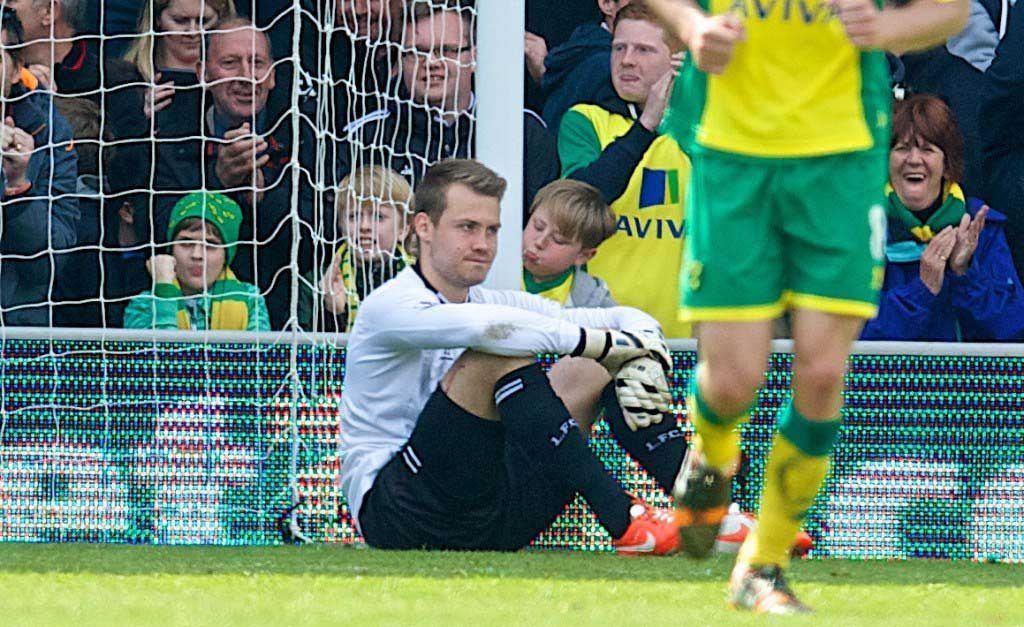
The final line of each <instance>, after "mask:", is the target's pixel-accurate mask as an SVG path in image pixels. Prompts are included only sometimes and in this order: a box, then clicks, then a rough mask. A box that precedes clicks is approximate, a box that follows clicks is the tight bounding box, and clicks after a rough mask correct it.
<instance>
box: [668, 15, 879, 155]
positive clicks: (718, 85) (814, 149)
mask: <svg viewBox="0 0 1024 627" xmlns="http://www.w3.org/2000/svg"><path fill="white" fill-rule="evenodd" d="M699 3H700V6H701V8H703V9H704V10H705V11H707V12H708V13H709V14H711V15H719V14H724V13H732V14H733V15H736V16H737V17H739V18H740V19H741V20H742V21H743V24H744V27H745V29H746V39H745V40H744V41H741V42H740V43H738V44H737V46H736V48H735V51H734V54H733V57H732V59H731V60H730V62H729V65H728V66H726V69H725V72H724V73H722V74H721V75H712V74H706V73H704V72H701V71H700V70H698V69H697V68H696V67H695V66H694V65H693V63H692V59H687V60H686V61H685V62H684V64H683V68H682V69H681V71H680V76H679V77H678V79H677V80H676V82H675V86H674V88H673V94H672V97H671V100H670V104H669V108H668V111H667V112H666V116H665V120H664V122H663V126H662V129H663V130H664V131H665V132H667V133H669V134H671V135H672V136H673V137H675V138H676V139H677V140H679V142H680V145H682V146H683V148H684V149H686V150H687V151H691V150H693V151H698V150H713V151H720V152H726V153H731V154H734V155H746V156H751V157H763V158H786V157H814V156H822V155H829V154H838V153H845V152H854V151H861V150H869V149H873V148H876V149H887V148H888V145H889V117H890V113H889V112H890V103H891V98H892V92H891V91H890V85H889V68H888V63H887V61H886V59H885V55H884V53H882V52H881V51H862V50H860V49H858V48H857V47H855V46H854V45H853V44H852V43H850V41H849V39H848V38H847V36H846V33H845V31H844V29H843V26H842V24H841V23H840V22H839V20H838V18H837V17H836V16H835V15H834V14H833V12H832V10H831V8H830V7H829V5H828V3H827V2H825V1H820V0H699Z"/></svg>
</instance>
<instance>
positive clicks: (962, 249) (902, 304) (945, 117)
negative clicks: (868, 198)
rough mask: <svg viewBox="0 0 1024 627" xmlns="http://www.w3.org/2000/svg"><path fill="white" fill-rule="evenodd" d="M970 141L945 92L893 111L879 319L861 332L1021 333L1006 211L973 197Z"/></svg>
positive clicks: (1000, 337) (952, 337)
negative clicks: (965, 186)
mask: <svg viewBox="0 0 1024 627" xmlns="http://www.w3.org/2000/svg"><path fill="white" fill-rule="evenodd" d="M963 172H964V159H963V139H962V137H961V135H960V132H959V130H958V129H957V127H956V123H955V122H954V120H953V116H952V113H951V112H950V110H949V108H948V107H947V106H946V104H945V103H944V102H942V100H940V99H939V98H937V97H935V96H931V95H915V96H911V97H910V98H908V99H907V100H904V101H902V102H897V103H896V104H895V107H894V109H893V125H892V141H891V144H890V150H889V184H888V185H887V186H886V195H887V197H888V204H887V207H886V215H887V218H888V242H887V244H886V246H885V251H884V253H885V256H886V265H885V279H884V284H883V286H882V294H881V302H880V305H879V311H878V317H877V318H875V319H874V320H872V321H871V322H869V323H868V324H867V326H866V327H865V329H864V332H863V334H862V335H861V339H866V340H907V341H914V340H921V341H981V342H987V341H1020V340H1022V339H1024V288H1022V286H1021V281H1020V277H1018V276H1017V271H1016V270H1015V269H1014V266H1013V260H1012V258H1011V256H1010V249H1009V246H1008V245H1007V243H1006V236H1005V235H1004V234H1003V224H1004V223H1005V222H1006V216H1004V215H1003V214H1002V213H1000V212H999V211H996V210H995V209H991V208H989V207H988V206H987V205H985V204H984V203H983V202H982V201H980V200H978V199H975V198H966V197H965V196H964V192H963V190H962V189H961V188H960V185H959V184H958V182H959V181H960V179H961V177H962V176H963Z"/></svg>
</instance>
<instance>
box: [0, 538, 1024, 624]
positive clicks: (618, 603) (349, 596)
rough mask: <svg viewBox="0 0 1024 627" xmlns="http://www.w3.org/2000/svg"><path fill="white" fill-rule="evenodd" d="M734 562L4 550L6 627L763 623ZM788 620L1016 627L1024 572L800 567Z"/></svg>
mask: <svg viewBox="0 0 1024 627" xmlns="http://www.w3.org/2000/svg"><path fill="white" fill-rule="evenodd" d="M730 564H731V562H730V560H729V559H728V558H726V557H719V558H716V559H713V560H710V561H708V562H693V561H690V560H688V559H686V558H683V557H670V558H648V559H642V558H633V559H630V558H621V557H617V556H615V555H611V554H605V553H602V554H594V553H582V552H554V551H529V552H521V553H515V554H498V553H442V552H435V553H430V552H408V553H395V552H385V551H374V550H368V549H357V548H351V547H344V546H339V545H310V546H301V547H277V548H210V547H152V546H115V545H87V544H65V545H58V544H51V545H45V544H41V545H30V544H0V624H2V625H7V626H14V625H47V626H50V625H76V626H77V625H104V626H105V627H106V626H110V625H214V626H216V627H227V626H230V625H244V626H247V627H249V626H255V625H281V626H290V625H353V626H357V627H362V626H364V625H449V624H459V625H509V624H514V625H530V626H531V627H534V626H538V625H573V626H578V627H583V626H589V625H616V626H622V625H680V626H691V625H713V626H717V625H734V624H736V625H759V624H765V621H766V620H768V622H770V623H772V624H774V623H777V622H778V620H769V619H764V618H758V617H752V616H749V615H744V614H738V613H736V612H734V611H731V610H728V609H727V608H726V607H725V603H724V590H725V588H724V582H725V578H726V576H727V573H728V570H729V567H730ZM792 570H793V573H792V580H793V583H794V588H795V589H796V590H797V592H798V593H799V594H800V595H801V598H802V599H803V600H804V601H806V602H807V603H808V604H810V605H811V606H813V607H815V608H816V609H817V613H816V614H815V615H813V616H812V617H809V618H803V617H801V618H798V619H790V620H787V621H786V623H787V624H793V625H804V624H807V625H812V624H813V625H887V626H888V627H907V626H912V625H1022V624H1024V566H1022V565H1006V564H976V563H969V562H945V561H908V562H875V561H838V560H825V561H817V560H810V561H802V562H797V563H795V564H794V566H793V569H792Z"/></svg>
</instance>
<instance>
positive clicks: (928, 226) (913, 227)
mask: <svg viewBox="0 0 1024 627" xmlns="http://www.w3.org/2000/svg"><path fill="white" fill-rule="evenodd" d="M885 195H886V197H887V198H888V199H889V206H888V210H887V214H888V217H889V241H890V242H906V241H916V242H919V243H922V244H927V243H928V242H930V241H931V240H932V238H933V237H935V236H936V235H937V234H938V233H939V232H940V231H942V229H944V228H946V227H947V226H956V225H957V224H959V223H960V220H961V219H962V218H963V217H964V213H965V212H966V211H967V203H966V202H965V201H964V191H963V190H962V189H960V186H959V185H957V184H956V183H953V182H952V181H946V182H945V183H944V184H943V186H942V205H941V206H939V208H938V209H937V210H936V211H935V213H933V214H932V215H931V216H930V217H929V218H928V219H927V220H926V221H924V222H921V219H920V218H919V217H918V216H917V214H916V213H915V212H913V211H911V210H910V209H907V207H906V206H905V205H904V204H903V201H901V200H900V198H899V196H897V195H896V190H894V189H893V187H892V184H889V183H887V184H886V186H885Z"/></svg>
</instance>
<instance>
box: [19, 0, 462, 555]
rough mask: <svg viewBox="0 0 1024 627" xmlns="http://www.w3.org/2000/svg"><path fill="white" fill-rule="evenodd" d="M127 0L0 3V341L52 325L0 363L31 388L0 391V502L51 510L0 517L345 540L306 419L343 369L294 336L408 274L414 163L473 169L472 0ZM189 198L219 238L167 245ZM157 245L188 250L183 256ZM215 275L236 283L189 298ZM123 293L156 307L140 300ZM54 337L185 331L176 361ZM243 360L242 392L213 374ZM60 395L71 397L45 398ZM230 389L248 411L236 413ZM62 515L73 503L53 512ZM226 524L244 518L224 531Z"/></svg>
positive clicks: (333, 409) (334, 462)
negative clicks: (9, 128) (225, 269)
mask: <svg viewBox="0 0 1024 627" xmlns="http://www.w3.org/2000/svg"><path fill="white" fill-rule="evenodd" d="M126 4H131V3H116V2H101V3H90V2H87V1H85V0H44V1H43V2H38V3H37V2H35V1H34V0H32V1H27V2H16V3H15V2H8V1H7V0H3V1H2V2H0V5H2V6H3V8H4V11H5V24H7V23H8V22H9V21H10V19H9V18H10V17H11V16H13V15H17V17H18V18H19V23H20V29H13V27H11V28H8V27H7V26H5V31H4V48H5V50H8V51H13V52H14V54H13V55H12V56H7V55H5V63H4V64H3V67H2V71H3V78H4V79H5V80H4V85H8V84H9V83H11V82H12V81H11V80H9V79H10V77H12V76H14V75H15V74H16V73H19V74H20V78H21V80H20V83H19V85H18V86H17V87H15V88H14V89H13V90H12V91H11V93H9V94H8V93H6V92H5V94H4V99H3V100H4V113H5V115H4V117H5V118H6V117H8V116H10V117H12V118H13V120H14V125H15V126H18V127H19V128H22V127H24V128H23V130H25V131H26V132H27V133H28V134H29V135H31V136H33V137H34V139H35V145H34V146H32V147H23V146H21V145H18V146H15V143H16V142H15V141H14V140H13V139H11V140H8V139H7V135H6V134H5V136H4V145H3V146H2V150H0V166H2V169H3V172H4V183H5V187H6V188H7V192H6V193H5V195H4V200H3V203H2V205H0V213H2V218H3V219H2V224H0V236H2V244H3V245H2V248H0V273H2V287H3V293H2V295H3V298H2V300H0V325H2V329H3V330H4V332H5V333H6V331H7V330H8V329H11V328H14V327H23V326H32V327H40V328H43V329H48V330H49V331H44V333H43V335H42V336H38V337H43V338H45V339H40V340H36V341H34V342H33V343H32V344H31V349H30V350H29V352H27V353H26V352H23V351H22V350H21V349H20V348H17V347H15V345H13V344H11V343H3V345H2V346H3V348H2V354H0V367H2V368H3V369H4V370H5V371H10V369H11V368H22V367H26V368H28V371H29V372H30V373H31V374H30V377H31V378H32V380H33V381H34V382H35V383H32V384H31V385H30V386H29V387H28V388H27V389H25V388H21V387H19V386H20V383H18V381H21V380H20V379H17V378H15V379H12V378H8V377H3V378H2V381H0V398H2V399H3V400H2V406H3V423H2V425H0V468H2V469H3V471H2V472H0V485H3V486H5V488H10V487H11V486H18V485H28V484H32V485H37V482H41V483H38V485H43V488H42V493H43V494H48V495H50V496H51V498H49V500H47V499H43V500H41V501H39V502H35V501H36V500H38V499H37V498H36V497H38V496H39V494H40V493H39V492H38V491H30V492H31V494H32V495H33V497H32V499H25V500H22V499H21V498H20V497H17V498H16V497H15V495H14V493H12V492H7V493H5V497H4V498H0V501H3V503H4V504H3V505H0V507H3V508H6V509H4V515H3V516H0V518H2V520H4V521H9V520H20V521H22V523H24V525H22V523H18V524H17V525H15V526H19V527H23V530H22V531H20V532H18V533H17V534H15V536H14V537H17V538H20V539H34V540H44V539H57V540H59V539H108V540H118V541H128V542H134V541H153V542H168V543H179V542H189V543H205V542H222V541H223V536H222V535H218V534H219V533H221V532H222V531H223V529H224V528H225V527H224V525H227V526H228V527H232V525H235V526H237V527H238V529H239V530H240V535H238V536H232V537H234V538H235V539H234V540H231V541H230V542H231V543H244V542H249V541H259V542H265V541H266V538H267V537H269V536H267V535H266V534H268V533H269V534H273V537H275V538H277V537H279V536H278V535H277V534H279V533H281V528H282V527H281V525H284V527H283V528H285V529H287V534H290V537H293V538H299V539H303V538H305V537H306V536H305V534H304V532H303V528H307V527H308V528H312V529H315V530H316V531H315V533H314V535H315V536H316V537H317V538H319V539H324V538H328V537H330V538H334V539H341V540H352V539H353V538H354V537H355V535H354V532H353V530H352V529H351V526H350V523H349V522H346V521H347V520H348V519H347V518H346V516H347V514H345V513H344V511H343V508H341V509H342V511H343V514H342V520H341V522H338V512H339V509H340V505H341V503H340V497H339V495H338V490H337V486H336V475H337V471H338V468H339V465H338V464H339V462H338V459H337V451H336V445H337V426H336V425H330V424H325V423H329V422H331V421H334V422H336V419H337V405H338V398H339V397H340V386H341V380H342V376H343V366H342V365H340V364H342V363H343V362H342V361H341V356H342V355H343V351H342V350H341V349H340V348H339V347H338V344H337V342H338V340H337V339H336V338H333V337H324V336H318V338H317V342H318V346H321V347H322V348H321V349H318V348H309V347H308V346H309V345H308V340H309V336H307V334H308V333H315V332H318V331H344V330H345V329H346V327H347V326H348V324H349V322H350V320H351V318H352V316H354V313H355V311H357V310H358V304H359V301H360V300H361V299H362V298H363V297H364V296H365V295H366V294H367V293H368V292H369V291H370V290H372V289H373V288H374V287H376V286H378V285H380V284H381V283H383V282H384V281H386V280H387V279H388V278H390V276H392V275H393V274H394V273H395V272H397V270H398V269H399V268H400V267H402V265H404V264H405V263H407V262H408V260H409V259H410V258H411V254H412V253H414V251H415V245H414V243H412V242H409V241H408V237H407V236H408V231H409V229H408V217H409V215H410V214H409V212H410V196H411V189H412V186H414V185H415V183H416V181H417V180H418V179H419V178H421V177H422V175H423V172H424V171H425V169H426V168H427V167H428V166H429V165H431V164H432V163H434V162H436V161H438V160H440V159H443V158H445V157H449V156H463V157H464V156H471V155H472V154H473V146H472V141H473V127H474V121H475V97H474V96H473V94H472V76H473V73H474V70H475V50H474V48H473V45H474V39H475V37H474V30H475V25H476V15H477V14H476V10H475V8H474V5H473V2H471V1H469V0H463V1H453V0H408V2H403V1H392V0H327V1H319V0H287V1H277V0H258V1H257V0H237V1H236V2H233V1H232V0H170V1H168V0H153V1H151V2H145V3H135V6H134V7H128V6H123V5H126ZM140 7H141V8H140ZM133 8H134V9H135V10H134V11H133V10H132V9H133ZM46 10H48V11H49V12H50V13H51V14H52V15H53V16H54V19H52V20H50V21H49V23H48V25H47V24H44V23H43V22H42V21H41V20H40V19H38V18H39V17H40V16H41V15H42V12H43V11H46ZM240 18H241V19H240ZM13 57H17V58H16V59H15V58H13ZM197 67H198V69H197ZM39 129H43V130H42V131H41V132H40V131H39ZM18 137H19V138H23V136H21V135H19V136H18ZM22 141H24V140H23V139H22ZM25 162H27V163H28V168H27V173H26V176H27V177H28V178H29V179H30V180H31V189H30V191H29V192H27V193H23V194H19V193H16V192H17V191H18V190H17V189H15V188H16V187H17V185H15V184H16V183H18V182H19V181H18V180H14V179H20V177H18V176H16V175H17V174H18V168H19V167H21V170H22V171H24V170H25V168H24V167H23V166H24V165H25ZM12 166H14V167H12ZM195 191H217V192H222V193H224V194H226V195H228V196H229V197H231V198H232V199H233V200H235V201H236V202H237V205H238V213H239V214H240V216H239V219H238V220H237V221H233V220H232V219H222V218H223V216H219V215H217V213H216V211H215V209H214V207H213V206H212V205H210V204H208V203H205V204H202V206H201V208H200V210H199V211H198V215H199V217H200V218H202V219H204V220H206V222H208V223H213V224H215V227H216V228H215V229H214V231H216V233H214V234H213V235H211V234H210V232H209V231H210V230H209V229H208V228H203V227H202V226H201V227H200V228H199V229H198V233H196V232H194V231H195V230H194V229H193V230H192V231H190V230H188V229H186V228H181V227H178V228H177V229H175V227H174V225H175V224H176V222H177V220H178V218H179V217H180V216H178V215H177V208H176V203H177V202H178V201H180V200H181V199H182V198H183V197H184V196H185V195H186V194H188V193H190V192H195ZM190 215H191V214H190ZM25 216H30V217H31V219H30V220H26V219H25ZM186 219H187V218H186ZM235 222H237V223H235ZM233 225H234V226H233ZM233 229H236V230H237V239H236V238H235V237H233V236H232V235H233ZM175 231H177V233H175ZM172 239H175V240H182V239H189V240H198V241H200V242H201V244H204V245H196V244H192V245H191V249H192V252H191V253H190V254H191V256H189V254H186V253H181V254H179V253H178V252H176V250H175V249H176V248H177V246H173V247H172V246H169V245H168V244H167V243H168V241H170V240H172ZM226 240H227V241H226ZM172 258H173V263H172V261H171V259H172ZM222 259H223V260H224V261H225V262H226V261H227V260H228V259H231V261H230V267H231V269H232V270H233V271H234V275H235V276H236V277H237V279H238V280H239V281H241V282H245V283H250V284H252V285H254V286H255V287H254V288H252V289H251V290H249V289H245V288H242V287H239V286H238V285H237V284H234V283H232V284H230V285H228V287H226V288H224V289H222V290H220V291H218V289H219V288H218V287H217V284H216V283H214V284H213V285H211V284H210V282H209V280H206V281H205V283H203V282H200V283H199V287H198V289H197V288H196V287H195V285H193V284H192V283H191V279H190V278H189V276H188V274H189V272H199V273H203V272H209V270H208V269H209V268H210V267H216V266H217V263H218V261H219V260H222ZM225 265H226V264H225ZM196 268H198V270H196ZM213 274H214V275H216V274H217V272H216V271H214V272H213ZM204 277H205V275H204ZM210 278H212V277H210ZM219 278H222V279H223V278H227V277H225V276H224V275H221V276H220V277H219ZM158 284H173V285H174V286H175V287H174V289H173V290H171V292H167V286H166V285H164V286H163V287H158ZM226 285H227V284H226ZM161 290H163V291H161ZM145 292H151V293H154V294H156V295H158V296H161V297H162V298H163V297H166V298H164V302H163V303H162V302H158V299H156V298H151V299H149V300H147V301H144V302H140V301H138V296H139V294H141V293H145ZM193 292H195V293H197V294H198V296H199V297H198V298H197V297H195V296H194V295H193V294H192V293H193ZM254 292H255V293H258V294H259V296H260V297H262V300H263V302H265V303H266V309H267V314H266V315H263V316H262V317H261V315H260V313H259V310H260V308H261V305H260V304H259V299H258V298H256V297H255V296H254V294H253V293H254ZM186 295H189V296H193V297H192V298H188V299H186V298H185V296H186ZM225 299H226V300H227V301H239V302H241V303H242V306H243V309H242V310H241V312H242V313H240V314H239V313H238V310H231V308H230V307H229V306H226V305H224V303H223V302H219V301H220V300H225ZM166 302H171V303H172V306H171V307H170V308H169V310H168V308H167V307H166V306H165V303H166ZM168 311H169V313H168ZM230 311H235V313H234V314H232V313H230ZM232 325H234V326H232ZM66 327H86V328H105V329H115V328H121V327H128V328H137V329H140V331H139V333H140V335H139V337H140V338H147V337H151V336H152V333H151V332H150V331H149V329H153V328H191V329H193V330H194V331H196V335H195V343H194V344H181V345H176V347H174V348H168V345H163V344H160V343H158V342H156V341H155V340H153V341H147V340H145V339H141V340H140V342H141V343H134V344H133V343H118V342H115V341H107V340H104V339H100V340H98V341H97V342H92V341H88V342H86V341H84V340H83V342H84V343H75V342H70V343H69V342H67V341H65V340H62V339H61V338H66V337H68V332H67V331H65V330H63V329H64V328H66ZM246 328H248V329H251V330H256V329H258V330H274V331H282V333H281V334H280V335H277V336H261V338H262V339H260V340H257V341H255V342H252V343H244V344H238V345H235V346H234V347H232V348H231V350H225V349H224V348H223V347H218V346H217V345H215V344H213V343H211V340H210V335H209V332H210V331H211V330H220V329H236V330H237V329H246ZM71 335H72V336H73V337H74V334H73V333H72V334H71ZM91 336H92V337H96V336H97V334H96V333H92V335H91ZM5 337H6V335H5ZM99 337H102V336H99ZM147 347H148V348H147ZM300 347H302V348H300ZM22 348H24V347H22ZM65 358H66V359H69V360H70V362H66V363H74V364H75V367H74V368H73V369H72V370H71V371H68V370H65V369H64V366H63V365H62V364H64V363H65V362H64V361H63V360H64V359H65ZM239 363H245V364H248V365H249V366H250V369H249V370H247V371H246V373H245V374H244V375H240V373H239V372H238V371H236V370H232V371H231V372H228V371H226V370H224V368H230V367H231V365H232V364H234V365H237V364H239ZM247 376H248V377H251V379H249V380H246V377H247ZM36 377H38V378H36ZM65 377H67V378H65ZM71 381H74V382H75V385H77V384H82V386H83V387H82V388H81V389H79V390H77V391H76V392H75V393H73V394H67V393H66V391H67V388H66V387H65V385H66V384H68V383H70V382H71ZM243 389H249V390H260V391H261V394H266V395H267V396H266V398H261V399H259V400H253V399H249V400H243V401H240V400H239V394H240V391H241V390H243ZM242 396H243V397H244V395H242ZM328 418H329V420H328ZM37 428H40V429H44V431H45V435H42V434H43V431H35V430H36V429H37ZM27 442H28V443H31V445H26V443H27ZM255 442H259V446H256V445H255V444H254V443H255ZM112 446H114V447H115V448H117V450H118V453H116V454H112V453H111V451H112V450H113V449H112V448H111V447H112ZM78 469H82V474H81V476H80V477H79V479H81V480H79V479H76V480H75V482H74V483H73V485H71V484H68V483H67V477H68V476H70V475H69V474H68V473H72V474H75V473H77V470H78ZM25 473H28V474H25ZM75 476H78V475H77V474H76V475H75ZM25 481H27V482H28V483H27V484H24V482H25ZM17 490H22V491H24V489H23V488H17ZM17 490H16V491H17ZM68 490H71V491H70V492H69V491H68ZM28 493H29V492H25V494H28ZM18 494H21V492H18ZM57 494H59V495H62V496H59V497H55V496H53V495H57ZM87 494H88V495H91V496H89V498H86V495H87ZM65 497H68V498H69V499H70V500H69V501H68V503H70V502H71V501H74V502H75V503H76V505H75V506H73V507H72V506H70V505H68V504H67V503H65V502H64V501H60V502H61V505H59V506H57V505H54V500H53V499H54V498H57V499H58V500H60V499H63V498H65ZM5 499H6V500H5ZM12 499H13V500H12ZM98 503H103V506H102V507H103V508H107V509H109V511H110V514H109V515H108V514H103V513H102V512H98V511H97V510H96V507H98V505H97V504H98ZM11 508H13V509H11ZM140 512H142V513H140ZM169 512H175V513H174V514H173V515H171V516H170V517H166V516H163V515H162V514H167V513H169ZM228 512H230V513H229V514H228ZM240 512H241V513H240ZM243 514H244V516H248V517H249V519H247V520H258V521H259V522H258V523H255V524H252V523H250V522H247V523H245V524H241V523H236V522H232V521H234V520H236V519H239V517H240V516H243ZM140 516H141V517H142V518H140ZM115 519H116V521H117V522H111V521H113V520H115ZM143 519H144V520H145V521H148V522H143V523H141V524H140V521H142V520H143ZM25 521H32V522H25ZM125 521H128V522H125ZM311 521H316V522H315V523H314V522H311ZM328 521H330V522H328ZM12 528H13V527H12ZM232 528H234V527H232ZM74 529H77V531H73V530H74ZM217 530H220V531H217ZM311 533H313V532H311ZM261 534H263V535H261ZM5 539H11V538H6V537H5Z"/></svg>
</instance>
